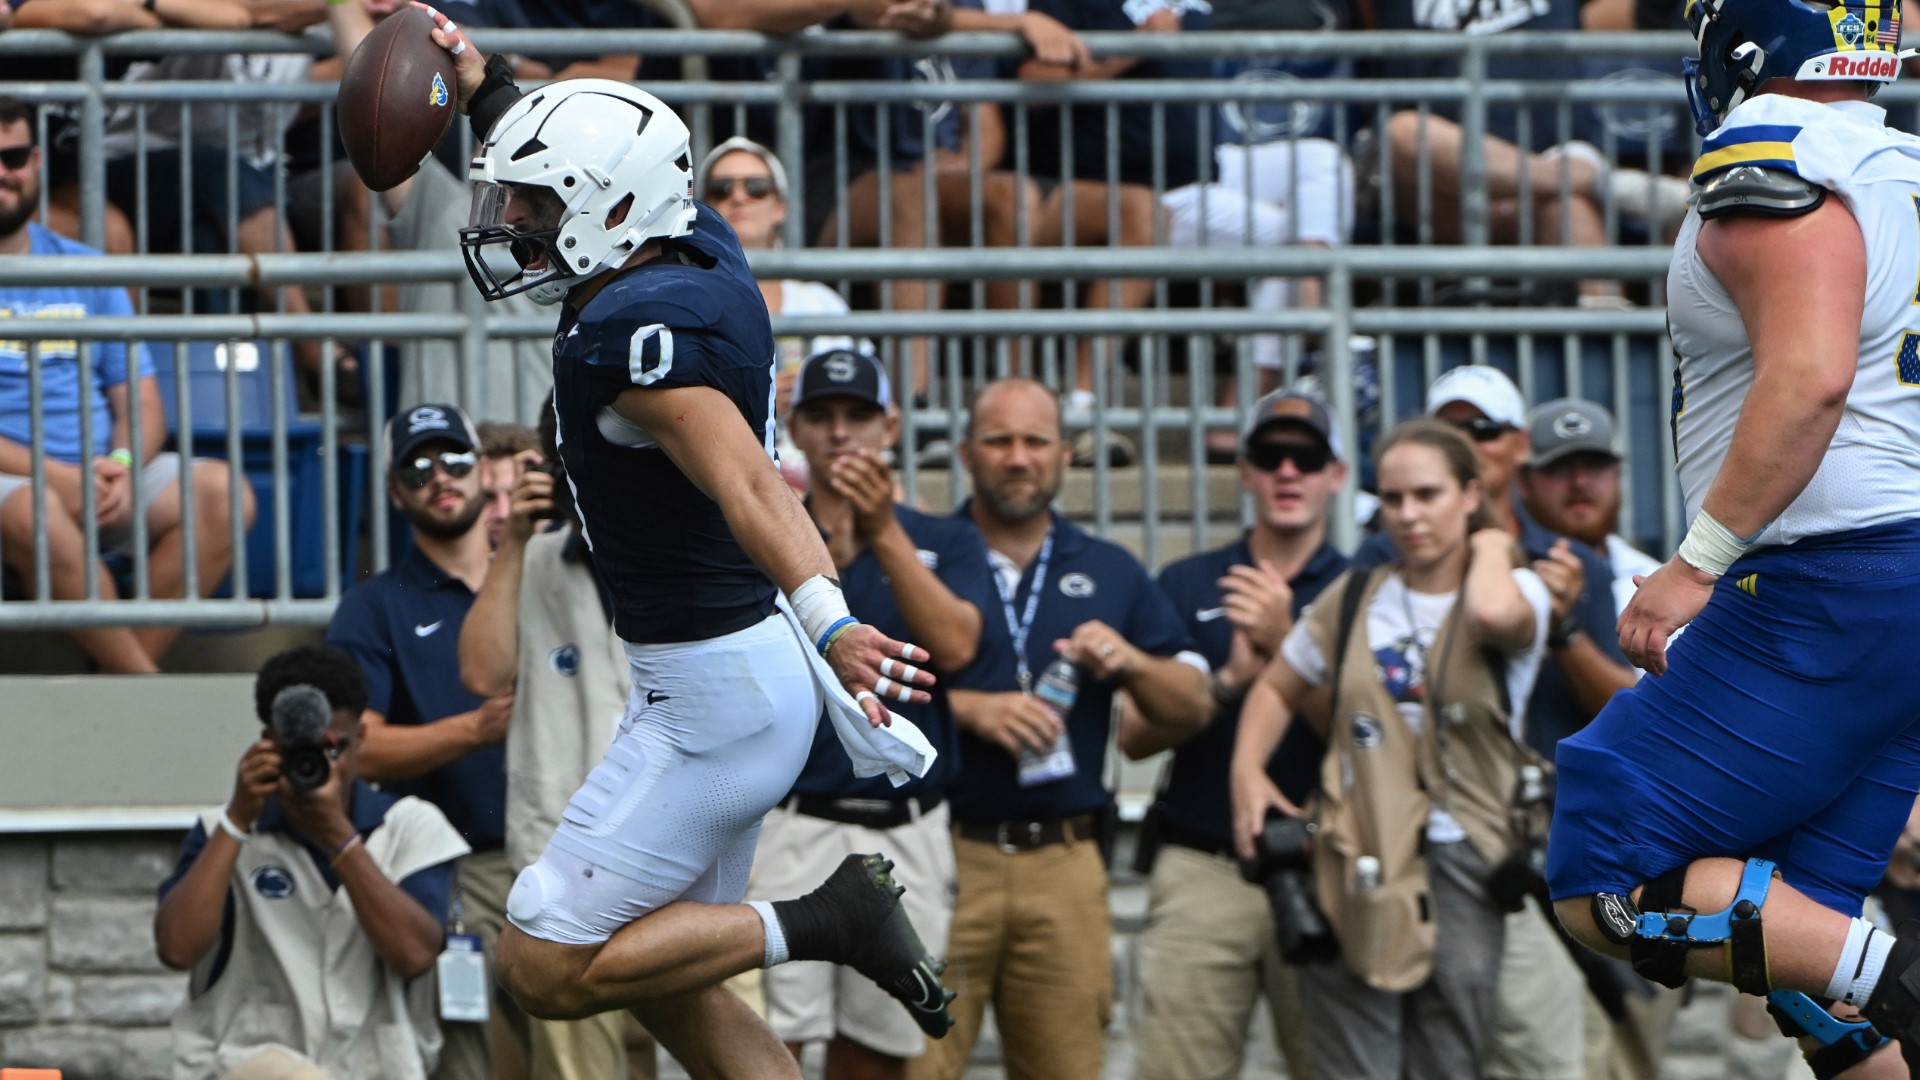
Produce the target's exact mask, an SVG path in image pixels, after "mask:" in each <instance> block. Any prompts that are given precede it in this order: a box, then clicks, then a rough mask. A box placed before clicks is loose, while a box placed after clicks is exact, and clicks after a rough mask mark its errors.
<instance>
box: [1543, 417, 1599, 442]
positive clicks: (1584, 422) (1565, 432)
mask: <svg viewBox="0 0 1920 1080" xmlns="http://www.w3.org/2000/svg"><path fill="white" fill-rule="evenodd" d="M1553 433H1554V434H1555V435H1558V436H1559V437H1560V438H1562V439H1584V438H1586V437H1587V436H1588V435H1591V434H1593V421H1591V420H1589V419H1587V418H1586V417H1584V416H1582V415H1580V414H1579V413H1577V412H1570V413H1564V414H1562V415H1561V416H1559V417H1557V418H1555V419H1554V421H1553Z"/></svg>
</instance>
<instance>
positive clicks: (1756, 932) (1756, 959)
mask: <svg viewBox="0 0 1920 1080" xmlns="http://www.w3.org/2000/svg"><path fill="white" fill-rule="evenodd" d="M1686 878H1687V868H1686V867H1684V866H1683V867H1681V868H1680V869H1678V870H1673V871H1670V872H1668V873H1665V874H1662V875H1660V876H1659V877H1657V878H1654V879H1653V880H1652V881H1649V882H1647V883H1646V885H1645V886H1644V887H1642V889H1641V890H1640V903H1641V905H1642V906H1643V907H1644V908H1645V910H1644V911H1642V910H1641V909H1640V908H1637V907H1635V906H1634V904H1633V901H1632V900H1631V899H1629V898H1627V897H1625V896H1621V895H1620V894H1618V893H1595V894H1594V897H1593V921H1594V923H1595V924H1596V925H1598V926H1599V928H1600V933H1601V934H1602V935H1603V936H1605V937H1606V939H1607V940H1608V941H1611V942H1613V943H1614V944H1615V945H1625V946H1626V947H1627V951H1628V955H1629V956H1630V957H1631V958H1632V960H1633V970H1635V971H1637V972H1639V973H1640V974H1641V975H1642V976H1643V977H1645V978H1647V979H1651V980H1652V981H1654V982H1657V983H1659V984H1660V985H1662V986H1669V987H1674V988H1678V987H1680V986H1681V985H1683V984H1685V983H1686V981H1687V952H1688V950H1690V949H1697V948H1702V947H1705V946H1709V945H1725V946H1727V961H1728V967H1729V971H1728V981H1729V982H1731V983H1732V984H1733V986H1734V989H1736V990H1739V991H1740V992H1741V993H1743V994H1753V995H1754V996H1756V997H1764V996H1766V994H1767V993H1768V992H1769V991H1770V990H1771V989H1772V984H1771V981H1770V980H1769V979H1768V977H1767V945H1766V941H1765V939H1764V938H1763V937H1762V936H1761V933H1760V907H1761V905H1763V904H1765V903H1766V902H1767V890H1768V888H1770V887H1771V886H1772V884H1773V864H1772V863H1770V862H1767V861H1766V860H1764V859H1748V860H1747V865H1746V868H1745V869H1744V870H1742V871H1741V873H1740V887H1739V888H1738V889H1737V890H1736V891H1735V892H1734V894H1733V902H1732V903H1730V904H1728V905H1727V906H1726V907H1725V908H1724V909H1722V910H1720V911H1717V912H1714V913H1712V914H1710V915H1707V914H1701V913H1700V912H1697V911H1694V910H1693V909H1692V908H1689V907H1687V906H1686V904H1685V903H1683V902H1682V900H1681V892H1682V890H1683V888H1684V887H1685V885H1686Z"/></svg>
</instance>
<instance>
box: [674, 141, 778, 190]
mask: <svg viewBox="0 0 1920 1080" xmlns="http://www.w3.org/2000/svg"><path fill="white" fill-rule="evenodd" d="M736 150H744V151H746V152H747V153H749V154H752V155H753V156H754V157H757V158H759V159H760V160H761V161H763V162H765V163H766V166H767V171H768V172H769V173H772V174H773V191H774V194H776V195H778V196H780V201H781V202H786V201H787V167H786V166H785V165H782V164H780V158H779V156H778V155H776V154H775V153H774V152H773V151H772V150H769V149H767V148H766V147H764V146H762V145H760V144H759V143H757V142H754V141H753V140H752V139H749V138H747V137H746V136H745V135H735V136H734V137H733V138H731V139H728V140H727V141H726V142H723V143H721V144H720V145H719V146H716V147H714V148H713V149H712V150H709V151H707V156H706V157H703V158H701V159H700V168H699V170H698V171H697V172H695V173H694V182H693V189H694V191H695V192H703V191H705V190H706V189H707V174H708V173H710V172H712V171H713V166H714V163H715V162H717V161H719V160H720V159H721V158H723V157H726V156H727V155H728V154H731V153H733V152H734V151H736Z"/></svg>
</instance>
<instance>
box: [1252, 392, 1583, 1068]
mask: <svg viewBox="0 0 1920 1080" xmlns="http://www.w3.org/2000/svg"><path fill="white" fill-rule="evenodd" d="M1377 455H1378V464H1379V469H1378V473H1379V489H1380V501H1381V514H1382V517H1383V519H1384V521H1385V523H1386V527H1387V531H1388V532H1389V533H1390V534H1391V535H1392V539H1393V541H1394V544H1395V546H1396V547H1397V548H1398V550H1399V552H1400V557H1399V559H1398V560H1396V561H1394V562H1390V563H1387V564H1385V565H1383V566H1380V567H1377V568H1375V569H1373V570H1371V571H1367V572H1353V573H1349V574H1347V575H1345V576H1343V577H1342V579H1341V580H1340V581H1338V582H1335V583H1334V584H1332V585H1329V586H1328V587H1327V589H1326V591H1325V592H1324V593H1322V594H1321V596H1320V599H1319V600H1317V601H1316V602H1315V603H1314V604H1313V605H1312V606H1311V607H1310V608H1309V609H1308V610H1307V612H1306V615H1305V617H1304V618H1303V619H1302V620H1301V621H1300V622H1298V623H1296V624H1295V625H1294V627H1293V629H1292V630H1290V631H1289V632H1288V634H1287V636H1286V638H1285V639H1284V640H1283V641H1282V642H1281V645H1280V651H1279V655H1278V656H1277V657H1276V658H1275V659H1274V660H1273V662H1272V663H1271V664H1269V665H1268V666H1267V668H1266V670H1265V671H1263V672H1262V673H1261V676H1260V678H1259V679H1258V680H1257V681H1255V683H1254V684H1253V686H1252V687H1251V688H1250V689H1249V690H1248V693H1247V698H1246V703H1245V705H1244V707H1243V709H1242V711H1241V717H1240V731H1239V737H1238V739H1237V740H1236V742H1235V745H1234V754H1233V771H1232V790H1233V806H1234V843H1235V846H1236V848H1237V849H1238V852H1239V854H1240V856H1241V857H1242V858H1245V859H1251V858H1253V857H1254V856H1255V855H1256V854H1257V853H1258V851H1259V846H1258V842H1259V840H1260V838H1261V837H1262V835H1263V834H1266V833H1267V823H1268V819H1269V816H1270V815H1271V814H1273V813H1276V812H1277V813H1279V814H1282V815H1285V816H1287V817H1300V816H1302V811H1301V810H1300V808H1299V807H1298V806H1297V805H1296V804H1295V803H1294V802H1293V801H1292V800H1290V799H1288V798H1287V797H1286V796H1285V795H1283V794H1282V793H1281V791H1280V789H1279V788H1278V787H1277V786H1275V784H1274V783H1273V780H1272V779H1271V778H1270V777H1269V776H1268V775H1267V771H1266V769H1267V762H1268V760H1269V758H1270V757H1271V756H1272V754H1273V751H1274V750H1275V748H1276V747H1278V746H1279V745H1280V741H1281V739H1282V738H1283V737H1284V736H1285V734H1286V732H1287V730H1288V728H1289V727H1290V726H1291V724H1292V721H1293V714H1294V712H1295V711H1297V710H1301V709H1303V708H1306V709H1307V716H1308V719H1309V721H1310V722H1314V723H1322V722H1324V723H1325V725H1326V726H1325V730H1324V731H1323V734H1324V735H1325V736H1326V739H1327V743H1328V754H1327V757H1326V761H1325V762H1324V764H1323V767H1322V771H1321V782H1320V788H1321V791H1320V794H1319V795H1318V796H1317V797H1316V799H1315V801H1314V804H1313V809H1314V818H1313V819H1314V824H1315V829H1316V832H1315V835H1314V837H1313V843H1312V845H1311V847H1312V855H1311V861H1312V869H1313V877H1314V886H1315V893H1316V895H1317V898H1318V900H1319V905H1320V909H1321V911H1322V912H1324V913H1325V915H1326V917H1327V920H1328V922H1329V923H1330V924H1331V925H1332V928H1333V931H1334V934H1335V936H1336V937H1337V938H1338V941H1339V945H1340V954H1341V962H1340V963H1337V964H1323V965H1307V966H1302V967H1300V968H1298V969H1296V970H1297V976H1298V978H1299V980H1300V983H1301V990H1302V997H1303V998H1304V1000H1305V1002H1306V1006H1307V1017H1308V1023H1309V1025H1310V1031H1311V1043H1312V1052H1313V1061H1314V1068H1315V1070H1316V1072H1317V1073H1318V1075H1321V1076H1337V1077H1341V1078H1343V1080H1346V1078H1353V1080H1401V1078H1402V1077H1406V1078H1410V1080H1426V1078H1433V1080H1449V1078H1453V1077H1461V1076H1479V1075H1481V1071H1482V1070H1481V1064H1482V1058H1483V1056H1484V1054H1485V1052H1486V1049H1487V1045H1488V1038H1489V1032H1490V1027H1491V1021H1492V1014H1493V1006H1494V998H1495V991H1496V983H1497V975H1498V971H1499V964H1500V955H1501V947H1502V939H1503V926H1504V921H1505V913H1504V912H1503V911H1502V910H1501V908H1500V907H1499V906H1498V905H1497V904H1496V903H1495V902H1494V901H1493V899H1492V898H1491V897H1490V896H1489V895H1488V888H1487V879H1488V877H1489V875H1490V873H1491V871H1492V869H1493V868H1494V867H1496V866H1499V865H1501V864H1502V863H1504V862H1506V861H1507V859H1508V858H1509V857H1510V856H1511V855H1512V854H1513V853H1514V852H1515V851H1517V850H1521V849H1522V847H1523V844H1524V840H1525V839H1526V837H1525V836H1524V835H1523V833H1524V832H1525V831H1526V830H1525V828H1524V823H1523V821H1522V820H1521V819H1522V816H1523V813H1522V810H1521V808H1519V807H1517V806H1516V795H1517V794H1518V793H1520V791H1521V788H1522V787H1523V785H1522V782H1521V777H1522V770H1523V768H1524V767H1525V766H1527V765H1529V764H1536V763H1537V760H1538V759H1537V758H1534V757H1532V756H1531V751H1529V750H1527V749H1526V748H1525V746H1524V744H1523V743H1521V742H1520V741H1519V736H1520V733H1521V732H1522V731H1523V730H1524V713H1525V703H1526V701H1527V695H1528V693H1529V692H1530V691H1531V690H1532V689H1533V682H1534V678H1535V676H1536V675H1537V674H1538V672H1539V668H1540V660H1541V656H1542V654H1543V653H1544V651H1545V648H1546V637H1547V625H1548V618H1549V615H1550V611H1551V605H1550V598H1549V596H1548V592H1547V587H1546V585H1545V584H1544V583H1542V581H1541V580H1540V577H1539V575H1538V574H1536V573H1535V572H1534V571H1533V570H1531V569H1526V568H1524V567H1523V566H1521V565H1520V553H1519V551H1518V549H1517V548H1516V546H1515V544H1514V541H1513V538H1512V536H1511V535H1510V534H1508V533H1507V532H1506V530H1504V529H1501V528H1499V527H1497V526H1496V525H1494V523H1493V521H1492V520H1491V518H1490V515H1488V513H1487V512H1486V510H1485V507H1484V505H1483V501H1482V492H1481V489H1480V484H1479V480H1478V476H1479V471H1480V468H1479V462H1478V461H1477V459H1476V458H1475V455H1474V450H1473V447H1472V446H1471V445H1470V444H1469V443H1468V442H1467V439H1466V437H1465V436H1464V435H1462V434H1461V433H1460V432H1459V431H1457V430H1455V429H1454V428H1453V427H1451V426H1450V425H1448V424H1446V423H1443V422H1440V421H1436V420H1431V419H1418V420H1411V421H1408V422H1406V423H1403V424H1401V425H1399V426H1398V427H1396V428H1394V429H1393V430H1392V431H1390V432H1388V433H1387V435H1386V437H1385V438H1383V439H1382V440H1381V443H1380V447H1379V449H1378V451H1377ZM1320 694H1329V695H1330V698H1331V700H1330V701H1329V702H1328V704H1327V706H1326V708H1325V711H1324V721H1323V719H1322V714H1321V713H1320V711H1319V710H1318V709H1315V708H1311V707H1308V706H1309V705H1310V703H1312V702H1314V700H1315V698H1316V697H1317V696H1318V695H1320Z"/></svg>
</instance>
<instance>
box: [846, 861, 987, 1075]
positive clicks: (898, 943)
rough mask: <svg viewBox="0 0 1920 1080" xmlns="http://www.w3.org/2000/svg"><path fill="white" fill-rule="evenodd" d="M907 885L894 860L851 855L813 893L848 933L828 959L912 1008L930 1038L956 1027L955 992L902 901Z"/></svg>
mask: <svg viewBox="0 0 1920 1080" xmlns="http://www.w3.org/2000/svg"><path fill="white" fill-rule="evenodd" d="M906 891H907V890H906V888H905V886H902V885H897V884H895V883H894V880H893V862H892V861H891V860H889V859H887V858H886V857H884V856H881V855H849V856H847V857H846V859H845V860H844V861H843V862H841V864H840V866H839V868H838V869H836V870H834V872H833V876H832V877H829V878H828V879H827V880H826V881H825V882H824V883H823V884H822V885H821V886H820V887H819V888H818V889H815V890H814V891H813V897H812V898H813V899H817V900H819V901H821V902H822V904H823V906H824V907H826V908H827V909H828V910H831V911H832V912H833V915H834V919H835V921H836V922H837V923H838V924H839V925H840V926H841V927H843V928H845V930H846V931H847V932H846V933H844V934H840V935H836V936H837V937H839V939H840V940H839V942H838V943H837V945H838V947H837V948H835V949H833V950H832V951H833V953H834V955H831V956H829V957H826V959H830V960H832V961H833V962H834V963H837V964H845V965H846V966H848V967H850V968H852V969H854V970H855V971H858V972H859V973H860V974H862V975H865V976H866V977H867V978H869V979H872V980H873V981H874V983H875V984H877V985H878V986H879V987H880V989H882V990H885V991H886V992H887V993H889V994H891V995H893V997H894V999H895V1000H897V1001H899V1002H900V1004H902V1005H905V1006H906V1007H907V1012H909V1013H911V1014H912V1015H913V1019H914V1022H915V1023H917V1024H919V1025H920V1030H921V1031H924V1032H926V1033H927V1037H928V1038H930V1039H938V1038H940V1037H942V1036H944V1035H945V1034H946V1033H947V1031H948V1030H949V1029H951V1028H952V1027H953V1014H952V1013H950V1012H948V1011H947V1003H948V1002H950V1001H952V1000H953V999H954V992H953V991H952V990H949V989H947V988H946V987H945V986H944V985H942V984H941V982H940V975H941V973H943V972H945V971H946V970H947V965H946V961H944V960H940V959H937V958H935V957H933V956H931V955H929V954H928V953H927V950H926V946H924V945H922V944H921V943H920V935H919V934H918V933H916V932H915V931H914V929H913V922H912V921H911V920H909V919H908V918H907V909H906V908H905V907H902V906H901V904H900V897H901V895H902V894H904V893H905V892H906Z"/></svg>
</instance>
